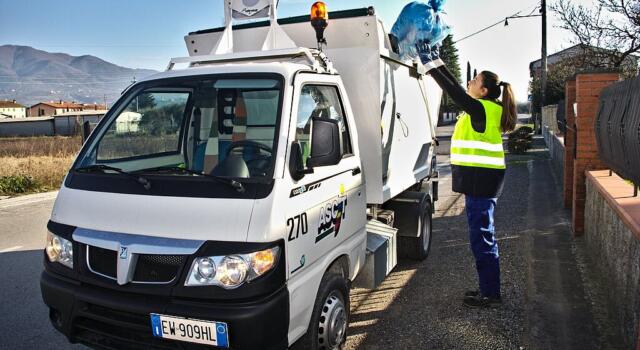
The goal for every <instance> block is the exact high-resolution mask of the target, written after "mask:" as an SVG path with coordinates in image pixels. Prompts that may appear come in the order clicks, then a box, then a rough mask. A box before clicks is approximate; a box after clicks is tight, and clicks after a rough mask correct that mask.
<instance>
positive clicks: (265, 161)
mask: <svg viewBox="0 0 640 350" xmlns="http://www.w3.org/2000/svg"><path fill="white" fill-rule="evenodd" d="M241 147H246V148H256V149H258V150H261V151H265V152H267V153H269V155H263V154H256V155H253V156H252V158H251V159H249V160H247V161H246V163H247V167H248V168H249V173H250V174H251V176H266V175H267V174H266V171H267V169H268V167H269V165H270V164H271V155H272V154H273V149H272V148H271V147H269V146H267V145H265V144H263V143H260V142H257V141H253V140H242V141H233V142H232V143H231V144H230V145H229V148H228V149H227V157H228V156H230V155H231V154H232V153H233V151H234V150H235V149H236V148H241Z"/></svg>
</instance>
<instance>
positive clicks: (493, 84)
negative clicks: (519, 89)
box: [480, 71, 518, 132]
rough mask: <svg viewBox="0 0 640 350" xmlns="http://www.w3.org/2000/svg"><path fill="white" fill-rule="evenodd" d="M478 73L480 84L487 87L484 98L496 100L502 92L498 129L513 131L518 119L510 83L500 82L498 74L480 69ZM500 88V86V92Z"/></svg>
mask: <svg viewBox="0 0 640 350" xmlns="http://www.w3.org/2000/svg"><path fill="white" fill-rule="evenodd" d="M480 74H482V85H483V87H485V88H486V89H487V95H486V96H485V98H488V99H490V100H494V101H497V100H498V98H500V95H501V94H502V118H501V120H500V129H502V132H510V131H513V129H515V127H516V121H517V120H518V112H517V109H516V101H515V98H514V96H513V90H512V89H511V84H509V83H505V82H500V80H499V79H498V75H497V74H495V73H493V72H489V71H482V72H481V73H480ZM500 88H502V92H501V91H500V90H501V89H500Z"/></svg>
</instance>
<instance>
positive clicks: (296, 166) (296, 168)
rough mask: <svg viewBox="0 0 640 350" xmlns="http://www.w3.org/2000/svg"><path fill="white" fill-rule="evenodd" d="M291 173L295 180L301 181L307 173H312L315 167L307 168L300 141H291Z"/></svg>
mask: <svg viewBox="0 0 640 350" xmlns="http://www.w3.org/2000/svg"><path fill="white" fill-rule="evenodd" d="M289 173H290V174H291V178H292V179H294V180H295V181H300V180H302V178H303V177H304V176H305V175H306V174H312V173H313V169H311V168H309V169H305V168H304V162H303V157H302V146H300V143H299V142H298V141H294V142H292V143H291V159H290V160H289Z"/></svg>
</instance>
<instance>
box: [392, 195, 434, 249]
mask: <svg viewBox="0 0 640 350" xmlns="http://www.w3.org/2000/svg"><path fill="white" fill-rule="evenodd" d="M432 215H433V211H432V210H431V203H428V204H427V205H425V206H424V207H423V209H422V213H421V214H420V221H419V225H418V226H419V230H420V233H419V234H418V236H417V237H403V236H398V255H399V256H400V257H403V258H409V259H412V260H418V261H422V260H424V259H426V258H427V256H429V250H430V248H431V232H432V227H431V222H432Z"/></svg>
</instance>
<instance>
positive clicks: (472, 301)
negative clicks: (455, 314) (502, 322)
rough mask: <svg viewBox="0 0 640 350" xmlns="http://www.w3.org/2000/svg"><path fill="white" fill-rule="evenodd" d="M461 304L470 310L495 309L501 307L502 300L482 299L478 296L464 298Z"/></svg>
mask: <svg viewBox="0 0 640 350" xmlns="http://www.w3.org/2000/svg"><path fill="white" fill-rule="evenodd" d="M462 304H463V305H464V306H466V307H470V308H496V307H499V306H500V305H502V299H501V298H499V297H498V298H491V297H483V296H482V295H480V294H478V295H476V296H469V297H465V298H464V301H463V302H462Z"/></svg>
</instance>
